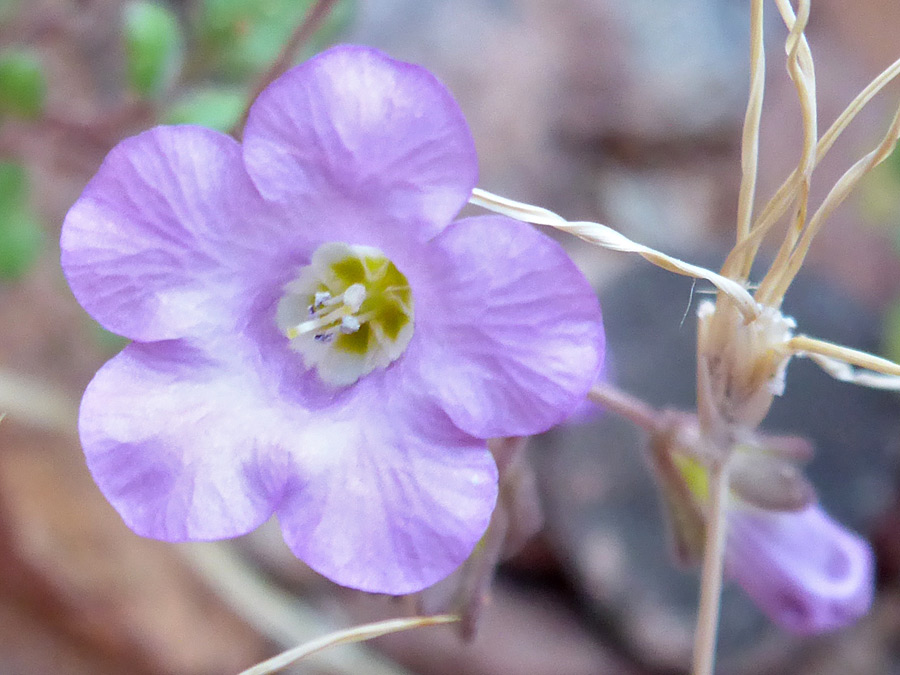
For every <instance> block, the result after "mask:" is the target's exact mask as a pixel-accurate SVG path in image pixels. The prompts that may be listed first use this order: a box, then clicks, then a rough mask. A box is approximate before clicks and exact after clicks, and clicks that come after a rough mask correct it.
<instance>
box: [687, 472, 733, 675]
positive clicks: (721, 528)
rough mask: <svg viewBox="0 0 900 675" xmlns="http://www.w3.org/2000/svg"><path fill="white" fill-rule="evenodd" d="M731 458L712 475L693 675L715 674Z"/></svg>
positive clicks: (695, 634) (695, 636)
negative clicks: (729, 461) (729, 463)
mask: <svg viewBox="0 0 900 675" xmlns="http://www.w3.org/2000/svg"><path fill="white" fill-rule="evenodd" d="M728 473H729V467H728V460H727V459H725V460H724V461H721V462H717V463H716V464H715V465H714V466H713V467H712V468H711V470H710V474H709V490H710V494H709V503H708V505H707V508H708V509H709V513H708V515H707V521H706V546H705V548H704V552H703V572H702V574H701V577H700V609H699V611H698V614H697V629H696V632H695V633H694V665H693V668H692V669H691V673H692V674H693V675H712V673H713V668H714V667H715V662H716V633H717V631H718V627H719V604H720V602H719V601H720V598H721V595H722V576H723V572H724V566H725V540H726V535H727V522H728V519H727V515H728V514H727V504H728Z"/></svg>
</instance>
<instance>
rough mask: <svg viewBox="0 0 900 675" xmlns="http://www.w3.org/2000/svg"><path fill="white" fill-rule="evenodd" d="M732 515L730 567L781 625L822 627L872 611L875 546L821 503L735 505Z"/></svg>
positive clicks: (804, 629)
mask: <svg viewBox="0 0 900 675" xmlns="http://www.w3.org/2000/svg"><path fill="white" fill-rule="evenodd" d="M728 523H729V528H730V529H729V533H728V545H727V549H726V564H727V568H728V573H729V575H730V576H731V577H732V578H733V579H734V580H735V581H737V583H739V584H740V585H741V587H742V588H743V589H744V591H746V593H747V595H749V596H750V597H751V598H752V599H753V601H754V602H755V603H756V605H757V606H758V607H759V608H760V609H761V610H762V611H763V612H764V613H765V614H766V615H767V616H768V617H769V618H770V619H771V620H772V621H774V622H775V623H777V624H778V625H780V626H782V627H783V628H787V629H788V630H792V631H794V632H796V633H802V634H815V633H823V632H826V631H831V630H835V629H837V628H841V627H843V626H846V625H848V624H851V623H853V622H854V621H856V620H857V619H859V618H860V617H862V616H863V615H865V613H866V612H868V610H869V607H870V606H871V604H872V596H873V593H874V590H875V588H874V586H875V584H874V578H875V576H874V575H875V565H874V559H873V555H872V550H871V548H870V547H869V545H868V543H867V542H866V541H865V540H863V539H862V538H861V537H859V536H857V535H855V534H853V533H852V532H850V531H848V530H846V529H845V528H843V527H842V526H841V525H839V524H838V523H836V522H835V521H834V520H832V519H831V518H830V517H829V516H828V514H827V513H825V511H824V510H823V509H821V508H820V507H819V506H818V505H815V504H814V505H810V506H807V507H806V508H804V509H803V510H801V511H797V512H782V513H778V512H774V511H765V510H763V509H757V508H753V507H749V506H736V507H734V508H733V509H732V510H731V511H730V512H729V514H728Z"/></svg>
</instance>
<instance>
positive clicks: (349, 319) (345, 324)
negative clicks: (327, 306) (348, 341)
mask: <svg viewBox="0 0 900 675" xmlns="http://www.w3.org/2000/svg"><path fill="white" fill-rule="evenodd" d="M361 325H362V324H361V323H360V322H359V319H357V318H356V317H355V316H353V315H350V316H345V317H344V318H343V319H341V332H342V333H343V334H344V335H350V334H351V333H355V332H356V331H358V330H359V328H360V326H361Z"/></svg>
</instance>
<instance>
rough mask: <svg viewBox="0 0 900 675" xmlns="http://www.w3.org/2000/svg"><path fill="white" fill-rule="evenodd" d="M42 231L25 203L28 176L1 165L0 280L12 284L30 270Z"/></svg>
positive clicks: (21, 170) (22, 171)
mask: <svg viewBox="0 0 900 675" xmlns="http://www.w3.org/2000/svg"><path fill="white" fill-rule="evenodd" d="M42 244H43V231H42V230H41V226H40V223H39V222H38V219H37V218H36V217H35V215H34V213H33V212H32V210H31V208H30V205H29V203H28V177H27V176H26V174H25V169H24V168H23V167H21V166H19V165H17V164H12V163H9V162H0V279H3V280H5V281H15V280H17V279H20V278H22V277H23V276H24V275H25V274H26V273H27V272H28V270H30V269H31V266H32V265H33V263H34V261H35V260H36V259H37V257H38V255H39V254H40V251H41V246H42Z"/></svg>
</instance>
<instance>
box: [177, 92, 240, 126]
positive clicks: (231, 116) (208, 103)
mask: <svg viewBox="0 0 900 675" xmlns="http://www.w3.org/2000/svg"><path fill="white" fill-rule="evenodd" d="M246 100H247V94H246V93H245V92H244V91H243V90H242V89H238V88H227V87H222V88H213V87H210V88H204V89H194V90H191V91H189V92H187V93H186V94H185V95H184V96H183V97H181V98H179V99H178V100H177V101H175V103H173V104H172V106H171V107H170V108H169V109H168V110H167V111H166V113H165V115H164V118H163V122H164V123H165V124H199V125H201V126H204V127H209V128H210V129H217V130H218V131H222V132H227V131H228V130H229V129H231V127H233V126H234V125H235V124H236V123H237V121H238V120H239V119H240V117H241V113H242V112H244V105H245V102H246Z"/></svg>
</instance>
